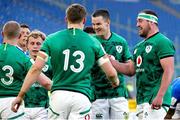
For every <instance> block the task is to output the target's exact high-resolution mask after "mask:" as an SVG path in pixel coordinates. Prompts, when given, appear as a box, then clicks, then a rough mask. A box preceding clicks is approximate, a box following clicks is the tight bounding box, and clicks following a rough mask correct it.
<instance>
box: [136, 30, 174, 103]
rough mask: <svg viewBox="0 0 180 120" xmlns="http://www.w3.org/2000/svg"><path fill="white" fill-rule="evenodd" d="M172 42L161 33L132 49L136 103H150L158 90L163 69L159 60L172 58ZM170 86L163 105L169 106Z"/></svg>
mask: <svg viewBox="0 0 180 120" xmlns="http://www.w3.org/2000/svg"><path fill="white" fill-rule="evenodd" d="M174 54H175V49H174V46H173V44H172V42H171V41H170V40H169V39H168V38H167V37H165V36H164V35H163V34H161V33H157V34H155V35H153V36H152V37H150V38H148V39H146V40H144V41H142V42H140V43H139V44H137V45H136V47H135V49H134V57H133V58H134V63H135V67H136V79H137V80H136V86H137V103H138V104H141V103H145V102H149V103H152V101H153V99H154V98H155V97H156V95H157V93H158V90H159V88H160V84H161V79H162V75H163V69H162V67H161V64H160V59H163V58H166V57H169V56H174ZM170 102H171V86H169V87H168V89H167V91H166V93H165V96H164V98H163V104H166V105H170Z"/></svg>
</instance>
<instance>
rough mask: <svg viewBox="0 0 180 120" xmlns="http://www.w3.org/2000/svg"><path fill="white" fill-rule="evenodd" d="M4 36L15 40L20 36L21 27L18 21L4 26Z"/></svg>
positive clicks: (9, 22)
mask: <svg viewBox="0 0 180 120" xmlns="http://www.w3.org/2000/svg"><path fill="white" fill-rule="evenodd" d="M3 34H4V37H6V38H7V39H13V38H16V37H19V35H20V25H19V23H18V22H16V21H8V22H6V23H5V25H4V26H3Z"/></svg>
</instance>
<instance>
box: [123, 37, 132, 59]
mask: <svg viewBox="0 0 180 120" xmlns="http://www.w3.org/2000/svg"><path fill="white" fill-rule="evenodd" d="M123 56H124V58H123V59H124V61H127V60H129V59H132V55H131V53H130V51H129V47H128V44H127V42H126V41H125V42H124V55H123Z"/></svg>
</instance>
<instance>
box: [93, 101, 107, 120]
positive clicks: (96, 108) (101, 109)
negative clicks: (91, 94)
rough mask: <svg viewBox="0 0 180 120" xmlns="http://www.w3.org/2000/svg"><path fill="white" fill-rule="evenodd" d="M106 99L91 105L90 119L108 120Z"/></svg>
mask: <svg viewBox="0 0 180 120" xmlns="http://www.w3.org/2000/svg"><path fill="white" fill-rule="evenodd" d="M109 108H110V106H109V102H108V99H96V100H95V101H94V102H93V103H92V108H91V115H90V116H91V119H109Z"/></svg>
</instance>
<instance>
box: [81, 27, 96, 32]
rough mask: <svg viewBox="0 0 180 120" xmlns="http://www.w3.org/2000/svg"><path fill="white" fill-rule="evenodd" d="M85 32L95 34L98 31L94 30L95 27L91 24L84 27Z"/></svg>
mask: <svg viewBox="0 0 180 120" xmlns="http://www.w3.org/2000/svg"><path fill="white" fill-rule="evenodd" d="M83 31H84V32H86V33H89V34H95V33H96V32H95V31H94V29H93V27H91V26H86V27H85V28H84V29H83Z"/></svg>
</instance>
